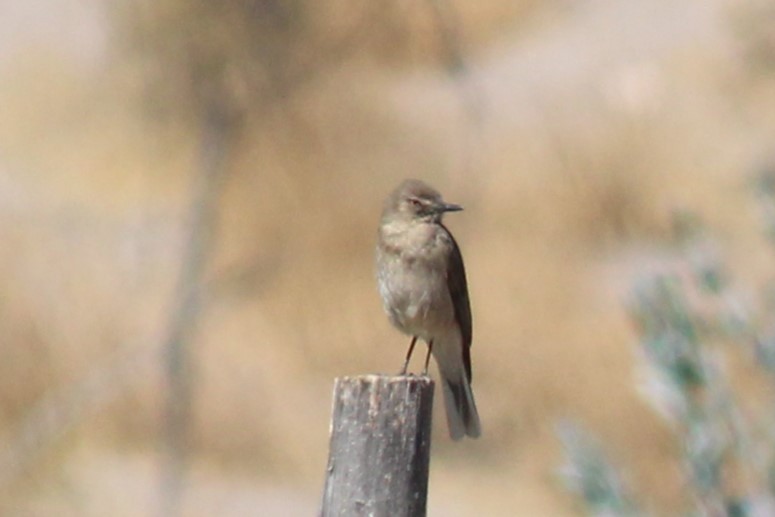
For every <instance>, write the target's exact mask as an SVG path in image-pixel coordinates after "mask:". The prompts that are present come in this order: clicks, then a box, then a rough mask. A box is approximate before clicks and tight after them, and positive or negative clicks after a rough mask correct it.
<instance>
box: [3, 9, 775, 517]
mask: <svg viewBox="0 0 775 517" xmlns="http://www.w3.org/2000/svg"><path fill="white" fill-rule="evenodd" d="M0 85H2V86H0V243H1V244H0V284H2V289H1V290H0V329H2V330H1V331H0V335H2V340H0V343H1V344H0V437H2V439H1V440H0V441H1V442H2V443H3V447H2V448H0V513H2V514H3V515H25V516H26V515H40V516H47V515H57V516H67V515H78V516H92V515H93V516H102V515H116V516H124V515H126V516H130V515H175V514H180V515H190V516H200V515H201V516H205V515H223V516H242V515H267V516H268V515H284V516H287V515H290V516H295V515H299V516H301V515H313V514H315V512H317V511H318V505H319V502H320V499H321V494H322V487H323V477H324V474H325V465H326V458H327V446H328V425H329V413H330V399H331V391H332V387H333V379H334V378H335V377H337V376H342V375H351V374H361V373H372V372H386V373H393V372H396V371H397V370H398V369H399V367H400V366H401V363H402V361H403V357H404V353H405V351H406V346H407V344H408V342H407V339H406V338H405V337H404V336H403V335H401V334H399V333H398V332H397V331H395V330H394V329H392V328H391V327H390V325H389V323H388V321H387V318H386V317H385V316H384V314H383V312H382V308H381V305H380V301H379V297H378V295H377V291H376V284H375V280H374V266H373V249H374V243H375V231H376V226H377V223H378V219H379V214H380V211H381V204H382V201H383V199H384V197H385V196H386V195H387V194H388V193H389V192H390V190H391V189H393V188H394V187H395V186H396V185H397V184H398V183H399V182H400V181H401V180H403V179H404V178H407V177H416V178H420V179H423V180H425V181H427V182H428V183H430V184H431V185H433V186H435V187H436V188H438V189H439V190H440V191H441V192H442V193H443V194H444V196H445V198H446V199H447V200H449V201H451V202H455V203H460V204H462V205H464V206H465V208H466V210H465V211H464V212H462V213H460V214H454V215H452V216H448V217H447V219H446V221H447V224H448V226H449V227H450V228H451V230H452V231H453V232H454V234H455V235H456V237H457V240H458V241H459V243H460V246H461V248H462V251H463V254H464V257H465V259H466V266H467V272H468V281H469V287H470V291H471V293H470V295H471V302H472V307H473V321H474V345H473V360H474V373H475V375H474V391H475V393H476V396H477V402H478V406H479V411H480V413H481V418H482V423H483V436H482V438H481V439H480V440H477V441H471V440H468V441H463V442H459V443H452V442H451V441H450V440H449V438H448V436H447V431H446V428H445V427H444V425H443V423H444V420H443V416H442V415H441V413H437V414H436V418H435V426H434V443H433V455H432V462H431V480H430V493H429V514H430V515H431V516H467V515H475V514H476V515H491V516H501V515H502V516H511V515H526V516H535V515H575V514H578V513H579V512H582V511H583V510H582V508H581V506H580V505H579V503H578V501H577V500H576V499H575V497H574V496H573V495H572V494H570V493H569V492H568V491H566V489H565V488H564V487H563V485H562V482H561V481H559V479H558V475H557V469H558V468H559V466H560V465H561V464H562V462H563V446H562V444H561V442H560V441H559V440H558V439H557V436H556V433H555V429H556V425H557V422H558V420H561V419H573V420H576V421H580V422H583V424H584V426H585V428H586V429H588V430H590V432H591V433H593V434H594V435H596V436H598V437H599V439H600V440H601V441H602V442H603V443H605V444H606V449H607V450H608V452H609V453H610V454H611V456H612V457H615V458H616V460H617V462H618V464H619V465H621V466H622V467H623V469H624V470H625V471H626V475H627V478H628V479H629V480H630V481H631V482H632V484H633V485H634V486H637V487H638V489H637V490H639V491H640V492H642V493H643V494H646V495H647V496H644V499H647V500H648V503H647V507H648V508H650V509H651V510H653V511H656V512H657V513H661V514H668V515H669V514H675V513H674V512H676V511H677V510H676V509H678V508H683V507H684V506H685V505H686V504H687V498H688V497H689V496H687V495H686V491H685V490H684V489H685V485H686V482H685V481H684V473H683V470H682V468H681V465H680V461H678V460H677V454H676V450H677V448H678V446H677V445H676V440H675V433H674V431H673V430H672V429H671V427H670V425H669V424H668V423H666V422H665V420H664V419H661V418H660V416H659V415H658V414H657V413H656V412H655V411H654V410H653V409H652V407H651V406H650V405H649V403H648V402H647V401H646V400H645V399H644V397H643V396H641V394H639V391H638V388H637V382H636V377H637V375H636V370H637V368H636V362H637V361H638V351H637V344H638V339H639V337H638V336H639V328H638V326H637V325H633V324H632V319H631V317H630V316H629V313H628V311H627V304H626V301H627V300H628V297H629V296H630V294H631V291H632V286H633V284H634V283H635V281H636V279H637V278H638V277H639V275H642V274H643V273H644V272H649V271H657V272H658V271H663V270H672V269H673V268H678V269H680V267H681V259H680V258H677V257H676V255H678V253H677V252H676V244H675V240H674V237H673V230H674V224H673V218H672V215H671V214H674V213H676V211H685V212H692V213H696V214H698V215H699V217H700V218H702V220H703V221H704V222H705V224H707V226H708V227H709V228H712V231H713V234H714V239H716V240H717V242H718V246H719V247H720V248H722V249H723V250H724V260H725V261H726V263H727V264H729V265H730V267H733V268H734V269H735V282H736V289H737V291H736V292H737V293H738V294H739V296H740V299H742V300H748V299H755V298H756V297H757V296H758V286H759V285H760V284H761V282H762V281H763V280H762V279H764V278H766V277H767V276H768V275H770V274H771V273H772V272H773V264H772V254H771V250H770V248H768V247H767V246H768V245H767V243H766V238H765V236H764V234H763V231H762V225H761V222H760V219H759V218H758V215H757V212H756V210H755V206H754V204H755V203H754V201H753V199H754V195H753V192H752V190H753V189H752V188H751V182H752V178H753V177H754V175H755V174H756V173H757V171H759V170H760V169H761V168H762V167H765V166H766V165H767V164H770V163H772V160H773V157H774V156H775V153H774V152H775V149H774V148H773V136H775V9H773V8H772V6H771V5H769V3H768V2H766V1H762V2H759V3H757V2H733V1H731V0H685V1H683V2H675V1H673V0H583V1H568V0H511V1H504V0H487V1H481V2H463V1H460V0H427V1H420V2H409V1H405V0H395V1H389V2H366V3H364V2H355V1H351V0H314V1H313V0H226V1H207V0H195V1H184V0H157V1H152V0H114V1H113V2H99V1H97V0H48V1H46V2H41V1H32V2H13V1H11V0H2V1H0ZM417 355H418V357H421V356H422V355H423V354H417ZM415 359H417V358H415ZM420 360H421V359H418V360H417V361H418V362H417V364H415V365H414V366H415V367H416V368H420V365H419V361H420ZM738 362H739V363H740V364H739V365H738V366H735V367H734V368H737V370H736V371H739V372H742V377H743V378H745V377H746V375H747V374H746V373H745V372H746V371H747V370H746V368H748V367H749V366H750V365H748V366H747V365H746V361H745V360H741V361H738ZM434 375H435V372H434ZM436 405H437V408H436V409H441V405H440V404H436Z"/></svg>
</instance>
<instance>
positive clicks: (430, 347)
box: [422, 339, 433, 375]
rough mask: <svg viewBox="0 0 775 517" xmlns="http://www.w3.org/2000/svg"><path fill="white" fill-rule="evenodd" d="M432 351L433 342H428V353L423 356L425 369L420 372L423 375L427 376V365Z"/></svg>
mask: <svg viewBox="0 0 775 517" xmlns="http://www.w3.org/2000/svg"><path fill="white" fill-rule="evenodd" d="M432 351H433V340H432V339H431V340H430V341H429V342H428V353H427V354H426V355H425V368H423V370H422V374H423V375H428V363H429V362H430V361H431V352H432Z"/></svg>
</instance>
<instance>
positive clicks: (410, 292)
mask: <svg viewBox="0 0 775 517" xmlns="http://www.w3.org/2000/svg"><path fill="white" fill-rule="evenodd" d="M432 230H433V229H432V228H431V229H427V228H419V229H417V230H416V231H414V232H403V233H398V234H396V233H393V234H390V233H389V232H388V233H387V235H385V233H384V232H383V233H382V235H381V236H380V237H381V238H380V243H379V245H378V247H377V276H378V283H379V291H380V295H381V297H382V301H383V305H384V308H385V311H386V312H387V314H388V316H389V318H390V320H391V322H392V323H393V324H394V325H395V326H396V327H398V328H399V329H400V330H402V331H404V332H406V333H407V334H411V335H417V336H421V337H423V338H426V339H430V338H432V337H433V335H434V334H436V333H437V331H438V330H437V329H440V328H442V327H444V326H447V325H449V324H450V322H451V321H453V320H454V309H453V307H452V301H451V298H450V295H449V289H448V287H447V256H446V250H445V249H444V246H443V244H444V243H443V242H440V241H439V240H438V239H437V237H436V235H435V232H433V231H432Z"/></svg>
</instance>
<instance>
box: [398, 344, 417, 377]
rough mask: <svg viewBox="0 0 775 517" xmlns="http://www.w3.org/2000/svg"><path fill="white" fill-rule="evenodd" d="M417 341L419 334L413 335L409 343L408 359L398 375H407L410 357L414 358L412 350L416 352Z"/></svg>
mask: <svg viewBox="0 0 775 517" xmlns="http://www.w3.org/2000/svg"><path fill="white" fill-rule="evenodd" d="M415 343H417V336H412V342H411V343H409V350H408V351H407V352H406V360H405V361H404V367H403V368H401V371H400V372H399V373H398V375H406V369H407V368H409V359H411V358H412V352H414V344H415Z"/></svg>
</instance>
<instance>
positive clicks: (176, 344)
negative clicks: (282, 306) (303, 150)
mask: <svg viewBox="0 0 775 517" xmlns="http://www.w3.org/2000/svg"><path fill="white" fill-rule="evenodd" d="M204 111H205V112H204V115H203V122H202V141H201V147H200V157H199V170H198V172H197V176H196V177H195V178H194V185H193V192H192V200H191V206H190V215H189V223H188V226H187V227H186V232H187V237H186V244H185V248H184V250H183V256H182V258H181V271H180V276H179V278H178V285H177V288H176V293H175V295H174V298H173V303H174V307H173V309H172V315H171V317H170V321H169V328H168V331H167V339H166V340H165V343H164V345H163V352H164V354H165V355H164V363H165V368H166V375H167V382H168V392H167V402H166V409H165V415H164V426H165V432H164V436H163V449H164V450H163V452H164V461H163V464H162V468H163V472H162V508H161V515H164V516H171V515H178V514H179V513H180V500H181V497H182V492H183V486H184V480H185V471H186V463H187V458H188V452H189V449H190V429H191V420H192V418H191V417H192V412H193V382H194V378H195V372H196V356H195V355H194V354H193V353H192V350H191V343H192V341H193V337H194V334H195V330H196V326H197V322H198V320H199V316H200V312H201V308H202V303H203V289H202V282H203V280H202V278H203V275H204V272H205V269H206V267H207V264H208V262H209V259H210V257H211V255H212V253H213V250H214V248H215V240H216V234H215V231H216V227H217V214H218V200H219V198H220V192H221V189H220V186H221V180H222V178H223V173H224V169H225V162H226V157H227V154H228V149H229V147H230V144H231V143H232V138H234V136H235V131H236V127H237V123H238V122H237V119H236V117H235V114H234V113H232V111H231V109H230V108H229V107H228V106H226V105H225V104H224V103H223V102H222V99H220V98H218V97H217V96H216V97H214V98H213V99H212V100H211V101H210V102H209V103H208V104H207V105H206V106H204Z"/></svg>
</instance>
